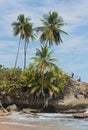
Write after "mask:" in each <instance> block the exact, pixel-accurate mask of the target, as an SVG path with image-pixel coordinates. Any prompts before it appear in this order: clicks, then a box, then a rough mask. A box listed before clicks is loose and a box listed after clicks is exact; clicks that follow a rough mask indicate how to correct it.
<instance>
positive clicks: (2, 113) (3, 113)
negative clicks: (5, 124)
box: [0, 110, 11, 116]
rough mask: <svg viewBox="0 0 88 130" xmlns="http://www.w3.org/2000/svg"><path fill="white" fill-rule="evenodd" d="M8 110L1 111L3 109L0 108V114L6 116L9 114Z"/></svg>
mask: <svg viewBox="0 0 88 130" xmlns="http://www.w3.org/2000/svg"><path fill="white" fill-rule="evenodd" d="M10 114H11V113H10V112H3V110H0V116H7V115H10Z"/></svg>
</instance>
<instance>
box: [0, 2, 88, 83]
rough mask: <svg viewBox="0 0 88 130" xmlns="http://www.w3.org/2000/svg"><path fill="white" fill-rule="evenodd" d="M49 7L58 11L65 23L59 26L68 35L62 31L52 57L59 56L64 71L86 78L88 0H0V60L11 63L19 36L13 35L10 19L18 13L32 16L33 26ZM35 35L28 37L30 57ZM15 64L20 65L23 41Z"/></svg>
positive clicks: (12, 64) (5, 63)
mask: <svg viewBox="0 0 88 130" xmlns="http://www.w3.org/2000/svg"><path fill="white" fill-rule="evenodd" d="M49 11H57V12H58V13H59V15H60V16H62V18H63V19H64V21H65V22H66V23H67V25H66V26H64V27H63V28H62V29H63V30H64V31H66V32H67V33H68V34H69V35H62V40H63V43H62V44H61V45H60V46H53V47H52V49H54V51H55V54H54V57H56V58H59V60H60V62H59V63H58V66H60V67H61V68H62V69H63V70H64V71H65V72H67V73H72V72H74V73H75V75H78V76H79V77H81V78H82V80H83V81H86V82H88V0H41V1H39V0H14V1H13V0H0V64H3V65H4V66H5V67H14V62H15V56H16V50H17V46H18V40H19V37H14V36H13V32H12V27H11V23H12V22H14V21H16V19H17V16H18V15H19V14H24V15H25V16H27V17H30V18H31V21H32V22H33V23H34V26H39V25H41V21H40V19H41V18H42V16H43V14H47V13H48V12H49ZM39 46H40V43H39V41H38V39H36V40H35V41H33V42H32V41H30V43H29V47H28V53H27V65H28V64H29V63H30V62H31V61H30V60H29V58H30V57H31V56H33V55H34V54H35V48H36V47H37V48H38V47H39ZM18 66H20V67H23V44H22V45H21V48H20V54H19V59H18Z"/></svg>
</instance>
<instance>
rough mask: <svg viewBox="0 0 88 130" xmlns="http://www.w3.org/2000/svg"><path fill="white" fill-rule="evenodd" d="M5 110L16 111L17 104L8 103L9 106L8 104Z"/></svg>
mask: <svg viewBox="0 0 88 130" xmlns="http://www.w3.org/2000/svg"><path fill="white" fill-rule="evenodd" d="M7 110H8V111H10V112H11V111H17V110H18V108H17V106H16V105H15V104H13V105H10V106H8V107H7Z"/></svg>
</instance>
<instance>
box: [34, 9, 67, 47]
mask: <svg viewBox="0 0 88 130" xmlns="http://www.w3.org/2000/svg"><path fill="white" fill-rule="evenodd" d="M41 21H42V24H43V26H41V27H37V28H36V31H38V32H41V36H40V42H41V43H46V44H49V45H50V46H51V45H53V44H54V43H55V44H56V45H58V44H60V43H61V42H62V39H61V33H64V34H67V33H66V32H64V31H63V30H61V27H62V26H64V25H65V23H64V21H63V19H62V17H60V16H59V15H58V13H57V12H55V11H53V12H51V11H50V12H49V15H44V16H43V19H42V20H41Z"/></svg>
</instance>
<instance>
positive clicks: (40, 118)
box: [0, 112, 88, 130]
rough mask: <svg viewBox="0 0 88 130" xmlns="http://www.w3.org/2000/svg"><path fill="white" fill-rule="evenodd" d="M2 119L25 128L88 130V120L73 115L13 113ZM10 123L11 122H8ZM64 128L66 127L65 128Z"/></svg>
mask: <svg viewBox="0 0 88 130" xmlns="http://www.w3.org/2000/svg"><path fill="white" fill-rule="evenodd" d="M1 118H2V119H3V118H4V119H9V120H5V121H3V120H2V121H0V122H1V123H7V124H9V123H11V124H13V125H23V126H35V127H36V125H41V126H51V127H53V128H55V127H57V128H59V127H62V129H63V130H65V126H66V127H68V128H70V130H71V129H72V130H73V129H74V130H79V129H80V130H88V118H86V119H74V118H73V117H72V114H60V113H37V114H36V115H31V114H24V113H22V112H19V113H13V114H12V115H9V116H6V117H1ZM8 121H9V122H8ZM63 126H64V127H63Z"/></svg>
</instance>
